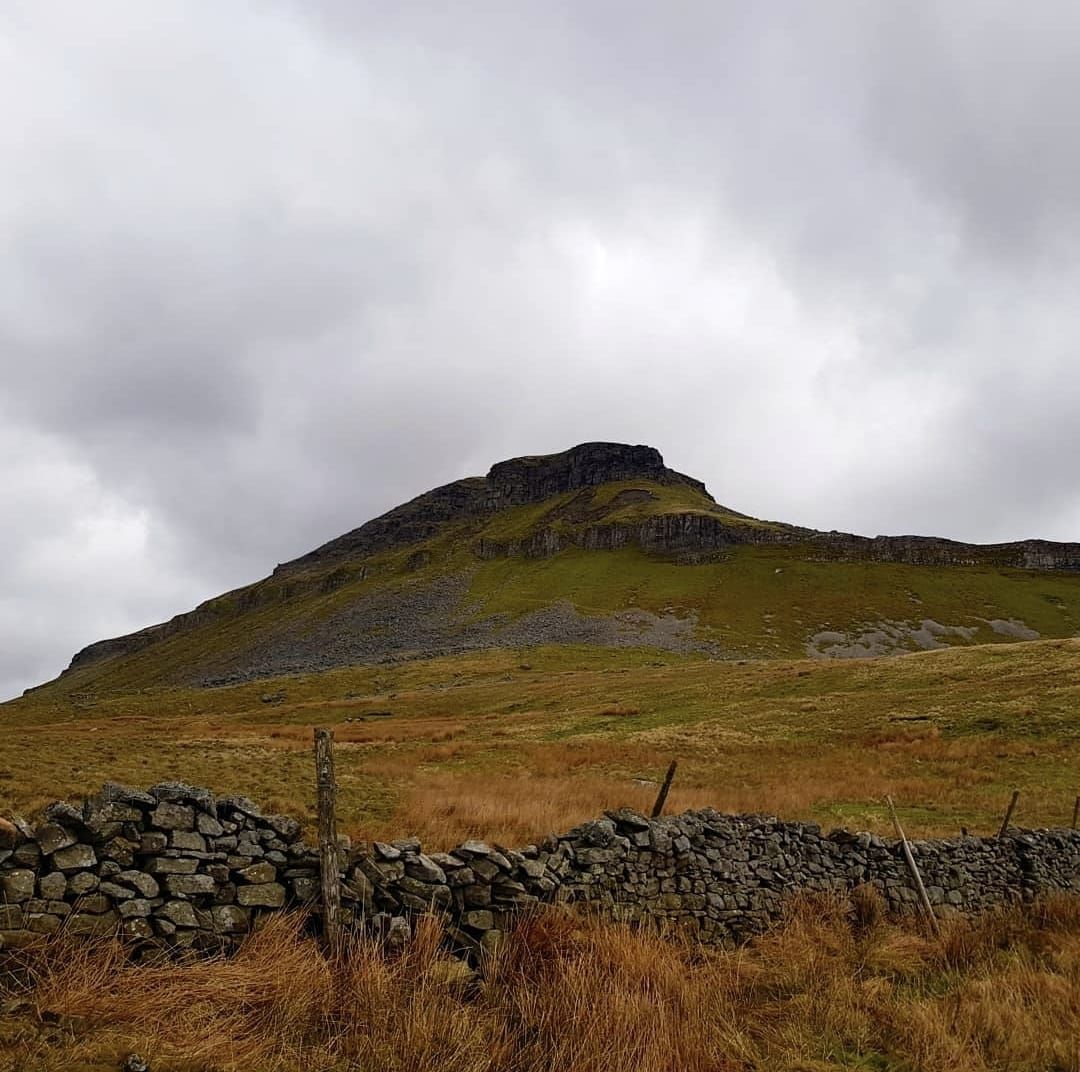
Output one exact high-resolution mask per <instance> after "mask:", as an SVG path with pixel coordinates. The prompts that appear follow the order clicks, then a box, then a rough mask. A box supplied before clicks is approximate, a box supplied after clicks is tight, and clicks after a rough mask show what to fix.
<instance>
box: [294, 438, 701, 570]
mask: <svg viewBox="0 0 1080 1072" xmlns="http://www.w3.org/2000/svg"><path fill="white" fill-rule="evenodd" d="M619 480H649V481H652V482H654V483H657V484H685V485H687V486H689V487H692V488H694V489H696V490H697V491H699V492H701V493H702V494H703V495H708V492H707V491H706V490H705V485H704V484H702V483H701V481H700V480H694V479H693V478H692V477H688V476H683V475H682V473H676V472H675V471H674V470H673V469H668V468H667V467H666V466H665V465H664V459H663V457H662V456H661V454H660V452H659V451H658V450H657V449H656V448H655V447H645V446H628V445H626V444H623V443H582V444H581V445H580V446H577V447H572V448H571V449H570V450H565V451H563V452H562V453H561V454H541V455H536V456H533V457H526V458H512V459H511V460H510V461H505V462H498V463H497V464H496V465H493V466H492V467H491V470H490V472H489V473H488V475H487V476H486V477H467V478H466V479H464V480H455V481H454V483H452V484H444V485H443V486H442V487H441V488H435V490H434V491H429V492H426V493H425V494H423V495H419V496H417V498H415V499H411V500H410V501H409V502H407V503H404V504H403V505H402V506H397V507H395V508H394V509H393V510H391V511H389V512H388V513H385V514H383V515H382V516H381V517H377V518H375V519H374V520H373V521H369V522H367V524H365V525H361V526H360V527H359V528H358V529H353V530H352V532H347V533H345V535H344V536H339V537H338V538H337V539H335V540H331V541H330V542H329V543H325V544H323V545H322V547H319V548H316V550H314V551H311V552H310V553H309V554H306V555H303V556H301V557H300V558H297V559H294V560H293V561H292V562H286V563H285V564H284V565H282V566H278V567H277V569H276V570H275V571H274V573H275V574H276V575H280V574H283V573H289V572H292V571H295V570H298V569H306V568H308V567H310V566H313V565H316V564H319V563H322V562H325V561H327V560H331V559H335V558H345V557H353V556H356V555H370V554H375V553H377V552H379V551H385V550H388V549H390V548H392V547H401V546H404V545H407V544H410V543H418V542H420V541H421V540H426V539H428V538H429V537H431V536H434V535H435V533H436V532H437V531H438V528H439V526H440V525H442V524H444V523H445V522H447V521H454V520H459V519H462V518H469V517H482V516H484V515H487V514H493V513H495V512H497V511H499V510H505V509H507V508H509V507H511V506H525V505H527V504H529V503H537V502H543V501H544V500H545V499H550V498H553V497H554V496H556V495H563V494H565V493H566V492H569V491H577V490H578V489H580V488H589V487H596V486H597V485H599V484H608V483H612V482H614V481H619Z"/></svg>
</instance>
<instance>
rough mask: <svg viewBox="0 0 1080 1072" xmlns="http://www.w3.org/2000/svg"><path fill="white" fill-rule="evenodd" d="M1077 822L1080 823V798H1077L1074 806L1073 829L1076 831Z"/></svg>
mask: <svg viewBox="0 0 1080 1072" xmlns="http://www.w3.org/2000/svg"><path fill="white" fill-rule="evenodd" d="M1077 822H1080V796H1078V797H1077V798H1076V803H1075V804H1074V805H1073V821H1072V828H1073V829H1074V830H1075V829H1076V824H1077Z"/></svg>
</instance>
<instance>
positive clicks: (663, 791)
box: [652, 759, 679, 819]
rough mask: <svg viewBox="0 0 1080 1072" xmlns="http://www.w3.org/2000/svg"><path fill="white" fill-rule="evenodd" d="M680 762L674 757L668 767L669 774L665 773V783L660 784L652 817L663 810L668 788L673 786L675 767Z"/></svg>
mask: <svg viewBox="0 0 1080 1072" xmlns="http://www.w3.org/2000/svg"><path fill="white" fill-rule="evenodd" d="M678 765H679V764H678V763H677V762H676V761H675V760H674V759H673V760H672V761H671V766H670V767H668V769H667V774H665V775H664V784H663V785H662V786H660V792H659V793H658V794H657V796H656V803H655V804H654V805H653V809H652V817H653V818H654V819H655V818H656V817H657V816H658V815H659V814H660V813H661V812H662V811H663V810H664V805H665V804H666V803H667V795H668V790H669V789H670V788H671V781H672V779H673V778H674V777H675V768H676V767H677V766H678Z"/></svg>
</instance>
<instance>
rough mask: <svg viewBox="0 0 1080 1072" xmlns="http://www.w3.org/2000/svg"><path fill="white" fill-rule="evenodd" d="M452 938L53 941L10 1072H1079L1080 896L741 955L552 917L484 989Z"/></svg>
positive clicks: (27, 973)
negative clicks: (136, 1059) (133, 1056)
mask: <svg viewBox="0 0 1080 1072" xmlns="http://www.w3.org/2000/svg"><path fill="white" fill-rule="evenodd" d="M440 938H441V935H440V933H439V927H438V924H437V923H435V922H434V921H430V920H429V921H426V922H425V924H424V925H423V926H421V928H420V929H419V932H418V936H417V938H416V940H415V941H414V943H413V944H412V945H411V946H410V947H409V948H408V949H407V950H406V952H405V953H404V954H402V955H399V956H394V955H389V954H386V953H384V952H383V951H382V950H380V949H379V948H377V947H376V946H374V945H372V944H370V943H367V942H365V941H357V942H356V943H354V945H353V946H352V947H351V948H350V949H349V950H348V951H347V953H346V955H345V956H343V957H342V958H341V959H339V960H331V959H329V958H328V957H326V956H325V955H324V954H323V953H322V952H321V951H320V950H319V948H318V946H317V945H316V944H315V943H314V942H313V941H312V940H311V939H310V938H308V937H306V936H305V935H304V933H303V929H302V927H301V926H300V921H298V920H290V919H288V918H283V919H278V920H275V921H273V922H272V923H270V924H268V925H267V926H266V927H264V928H263V929H262V930H261V931H259V932H258V933H256V934H255V935H253V936H252V937H251V938H250V939H249V940H248V942H247V944H246V945H245V946H244V947H243V949H242V950H241V952H240V953H239V955H237V956H236V957H235V958H233V959H231V960H214V961H209V962H196V963H190V964H173V963H163V964H159V965H158V966H145V965H144V966H132V965H130V964H128V963H127V961H126V960H125V955H124V953H123V951H122V950H121V949H120V947H118V946H115V945H109V944H105V945H101V946H87V945H85V944H83V945H78V946H71V947H70V948H64V949H63V950H60V949H59V948H58V947H57V945H55V944H54V945H53V946H51V947H46V949H45V950H44V951H42V952H39V953H36V954H34V953H31V954H25V955H24V956H25V962H24V972H23V973H22V975H21V978H22V980H23V983H22V985H21V986H20V985H16V983H15V981H14V980H13V979H9V980H8V984H7V985H8V989H9V991H10V993H9V995H8V997H9V998H13V999H20V1000H22V1001H23V1002H25V1004H24V1005H23V1007H22V1008H23V1011H22V1013H21V1014H19V1015H18V1016H16V1017H12V1018H9V1019H8V1020H7V1021H6V1026H4V1027H3V1029H2V1030H4V1031H6V1033H7V1034H6V1038H4V1041H5V1043H6V1045H5V1046H4V1047H3V1048H2V1049H0V1054H2V1055H0V1069H2V1070H3V1072H14V1070H16V1069H27V1068H34V1069H40V1070H42V1072H49V1070H54V1069H55V1070H59V1069H65V1070H70V1069H91V1068H95V1069H96V1068H109V1067H116V1065H117V1064H118V1063H119V1059H120V1058H122V1056H123V1055H124V1054H126V1053H127V1052H130V1051H131V1050H137V1051H138V1052H140V1053H141V1054H143V1055H144V1056H145V1057H148V1058H149V1060H150V1063H151V1066H152V1067H154V1068H168V1069H171V1070H177V1072H179V1070H192V1072H193V1070H195V1069H200V1070H201V1069H215V1070H219V1072H234V1070H240V1069H245V1070H246V1069H253V1068H257V1069H260V1070H266V1072H278V1070H282V1072H283V1070H285V1069H296V1068H318V1069H325V1070H328V1072H329V1070H334V1069H341V1070H345V1069H380V1070H401V1072H405V1070H410V1072H411V1070H418V1069H431V1070H433V1072H443V1070H450V1072H548V1070H550V1072H626V1070H628V1069H635V1070H638V1072H675V1070H679V1072H717V1070H732V1072H734V1070H750V1069H768V1070H773V1069H789V1070H796V1069H798V1070H803V1072H807V1070H811V1069H814V1070H825V1069H840V1068H871V1069H894V1070H898V1072H899V1070H919V1072H939V1070H940V1072H986V1070H990V1069H1005V1068H1009V1069H1057V1070H1061V1072H1076V1070H1077V1069H1080V1049H1078V1044H1077V1036H1076V1033H1075V1027H1076V1024H1077V1023H1080V903H1078V902H1077V900H1076V899H1075V898H1073V899H1062V900H1056V901H1049V902H1046V903H1045V904H1043V905H1039V906H1036V907H1035V908H1033V909H1031V910H1029V911H1027V912H1026V913H1021V912H1020V911H1011V912H1002V913H998V914H992V915H988V916H984V917H982V918H980V919H977V920H973V921H972V920H967V921H965V920H953V921H949V922H948V923H947V925H946V926H945V927H944V933H943V935H942V937H941V939H940V940H936V939H931V938H929V937H926V936H923V935H920V934H918V933H915V932H913V931H911V930H910V929H908V928H907V927H904V926H900V925H897V924H893V923H888V922H885V921H883V920H881V919H880V918H877V917H876V916H872V917H871V918H867V917H866V913H865V909H864V910H863V911H862V912H859V913H853V912H852V910H851V908H850V906H849V905H847V904H844V903H841V902H838V901H829V900H815V901H807V902H803V903H801V904H797V905H795V906H794V907H793V909H792V911H791V913H790V916H789V918H788V919H787V920H786V921H785V922H784V923H783V924H781V925H780V926H778V927H777V928H776V929H775V930H773V931H772V932H770V933H769V934H767V935H765V936H763V937H762V938H760V939H758V940H757V941H755V942H754V943H752V944H751V945H750V946H748V947H745V948H743V949H740V950H729V951H724V950H710V949H703V948H701V947H700V946H697V945H695V944H694V943H693V942H692V941H690V940H689V939H683V938H680V937H679V936H678V935H677V934H671V935H667V936H660V935H658V934H655V933H651V932H647V931H638V932H634V931H631V930H629V929H627V928H625V927H621V926H616V925H612V924H605V923H601V922H599V921H596V920H590V919H585V918H581V917H578V916H571V915H569V914H565V913H561V912H558V911H555V910H551V911H547V912H544V913H541V914H538V915H536V916H533V917H530V918H525V919H523V920H521V921H520V922H519V924H518V925H517V928H516V930H515V931H514V932H513V933H511V934H510V935H509V936H508V939H507V941H506V942H505V943H504V944H503V946H502V947H501V949H500V950H499V951H498V952H497V953H496V954H495V955H494V956H493V957H491V958H489V959H488V960H487V961H485V962H484V963H483V964H482V965H481V974H480V976H479V977H478V978H477V979H476V980H475V982H473V983H469V982H467V981H466V980H463V979H462V978H461V976H460V973H458V972H457V971H456V970H454V969H453V968H452V966H448V963H447V961H446V955H445V953H444V952H443V951H442V948H441V944H440ZM61 954H62V955H61ZM43 1017H44V1019H45V1020H52V1021H54V1022H55V1021H56V1020H57V1018H58V1017H65V1018H67V1019H65V1020H63V1021H62V1024H63V1025H64V1029H63V1030H60V1031H57V1030H56V1029H49V1028H47V1027H43V1020H42V1018H43ZM110 1062H111V1063H110Z"/></svg>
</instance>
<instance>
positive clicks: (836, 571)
mask: <svg viewBox="0 0 1080 1072" xmlns="http://www.w3.org/2000/svg"><path fill="white" fill-rule="evenodd" d="M1075 635H1080V544H1075V543H1051V542H1049V541H1044V540H1024V541H1020V542H1016V543H1007V544H996V545H973V544H965V543H958V542H955V541H951V540H946V539H940V538H935V537H922V536H874V537H866V536H858V535H853V534H850V533H842V532H836V531H830V532H822V531H818V530H815V529H810V528H805V527H801V526H797V525H790V524H785V523H782V522H777V521H765V520H761V519H758V518H754V517H750V516H748V515H746V514H744V513H740V512H739V511H737V510H735V509H732V508H731V507H728V506H724V505H721V504H720V503H718V502H717V501H716V500H715V499H714V498H713V496H712V495H711V494H710V493H709V492H708V491H707V490H706V487H705V484H704V483H703V482H702V481H700V480H698V479H695V478H693V477H690V476H686V475H684V474H682V473H679V472H676V471H675V470H673V469H670V468H668V467H667V466H666V465H665V464H664V459H663V457H662V456H661V454H660V452H659V451H658V450H656V449H655V448H653V447H649V446H643V445H637V446H631V445H626V444H619V443H584V444H581V445H579V446H576V447H573V448H571V449H570V450H566V451H563V452H561V453H559V454H548V455H539V456H529V457H521V458H514V459H511V460H508V461H503V462H499V463H497V464H495V465H493V466H492V467H491V469H490V470H489V472H488V474H487V476H484V477H469V478H466V479H463V480H458V481H455V482H453V483H451V484H446V485H444V486H442V487H438V488H435V489H434V490H433V491H429V492H426V493H425V494H423V495H420V496H418V497H416V498H414V499H412V500H410V501H409V502H406V503H404V504H403V505H401V506H398V507H396V508H394V509H393V510H390V511H389V512H388V513H386V514H383V515H382V516H381V517H378V518H375V519H374V520H371V521H368V522H366V523H365V524H362V525H360V526H359V527H358V528H355V529H353V530H351V531H350V532H347V533H345V534H344V535H342V536H338V537H337V538H335V539H332V540H330V541H329V542H327V543H325V544H323V545H322V546H321V547H318V548H316V549H315V550H313V551H311V552H310V553H308V554H306V555H303V556H301V557H300V558H297V559H295V560H293V561H291V562H287V563H285V564H283V565H279V566H277V567H276V568H275V569H274V570H273V572H272V573H271V574H270V575H269V576H268V577H266V578H265V579H264V580H262V581H259V582H257V583H255V584H252V585H249V586H247V587H245V588H241V589H237V590H236V591H233V592H229V593H226V594H225V595H222V596H219V597H217V598H216V599H212V600H209V601H208V602H206V603H204V604H202V605H201V606H199V607H197V608H196V609H195V610H193V611H190V612H188V613H185V614H180V615H178V616H177V617H175V618H173V619H171V620H170V621H168V622H165V623H163V624H161V625H154V626H150V627H148V628H146V629H143V630H141V631H139V632H136V633H133V634H130V635H128V636H124V637H119V638H114V639H111V640H104V641H100V642H98V643H96V644H92V645H90V646H89V647H87V648H85V649H84V650H83V651H81V652H79V653H78V654H77V655H76V656H75V657H74V658H73V660H72V662H71V666H70V667H69V669H68V670H67V671H66V672H65V673H64V674H63V675H62V676H61V678H60V679H58V682H57V683H55V686H50V687H58V688H61V689H64V690H67V691H69V692H71V691H78V690H85V691H91V692H95V691H100V690H103V689H109V690H121V691H123V690H130V689H138V688H145V687H148V686H157V685H180V684H182V685H216V684H224V683H232V682H237V681H243V680H251V679H257V678H262V677H272V676H275V675H280V674H287V673H297V672H304V673H308V672H313V671H316V672H317V671H320V670H324V669H329V668H332V667H338V666H346V665H353V664H359V663H371V662H379V661H385V660H400V659H407V658H415V657H425V656H431V655H436V654H446V653H455V652H461V651H467V650H472V649H477V648H490V647H514V648H527V647H529V646H532V645H538V644H586V645H605V646H615V647H637V648H653V649H657V650H668V651H671V650H674V651H681V652H696V653H699V654H701V655H704V656H707V657H716V658H747V657H751V658H768V657H790V656H800V655H809V656H811V657H815V658H835V657H855V656H874V655H887V654H892V653H896V652H904V651H915V650H924V649H930V648H939V647H945V646H952V645H956V644H974V643H984V642H1010V641H1017V640H1030V639H1037V638H1039V637H1046V636H1051V637H1067V636H1075Z"/></svg>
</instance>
